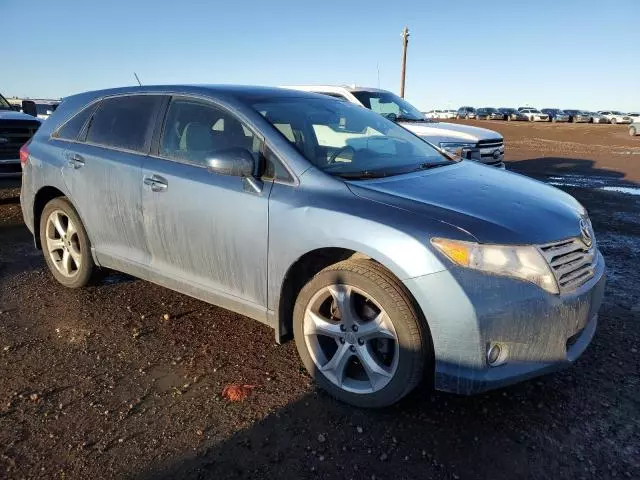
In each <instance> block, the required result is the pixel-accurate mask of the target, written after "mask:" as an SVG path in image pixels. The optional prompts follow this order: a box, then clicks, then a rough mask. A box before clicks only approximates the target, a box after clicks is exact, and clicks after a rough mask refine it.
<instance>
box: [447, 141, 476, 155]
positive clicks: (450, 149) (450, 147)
mask: <svg viewBox="0 0 640 480" xmlns="http://www.w3.org/2000/svg"><path fill="white" fill-rule="evenodd" d="M439 145H440V148H441V149H442V150H444V151H445V152H447V153H451V154H453V155H457V150H458V149H460V148H462V149H463V150H464V149H470V148H475V146H476V144H475V143H464V142H440V143H439Z"/></svg>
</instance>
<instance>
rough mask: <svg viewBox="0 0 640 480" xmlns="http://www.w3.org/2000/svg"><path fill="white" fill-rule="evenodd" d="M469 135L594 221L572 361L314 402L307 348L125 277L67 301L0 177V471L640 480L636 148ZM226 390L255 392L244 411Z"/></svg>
mask: <svg viewBox="0 0 640 480" xmlns="http://www.w3.org/2000/svg"><path fill="white" fill-rule="evenodd" d="M469 123H473V124H476V125H481V126H486V127H488V128H493V129H495V130H498V131H500V132H501V133H503V134H504V135H505V138H506V144H507V158H508V159H509V160H510V161H509V162H508V168H509V169H511V170H515V171H518V172H522V173H525V174H528V175H532V176H535V177H537V178H539V179H542V180H544V181H547V182H549V183H552V184H554V185H558V186H559V187H560V188H563V189H565V190H567V191H568V192H570V193H571V194H573V195H575V196H576V197H577V198H578V199H579V200H580V201H581V202H582V203H583V204H584V205H585V206H586V207H587V208H588V210H589V211H590V214H591V218H592V220H593V223H594V226H595V230H596V234H597V238H598V241H599V245H600V248H601V250H602V252H603V254H604V256H605V258H606V261H607V264H608V276H609V283H608V287H607V293H606V296H605V300H604V305H603V307H602V309H601V312H600V321H599V326H598V331H597V333H596V336H595V338H594V340H593V343H592V345H591V346H590V347H589V349H588V350H587V351H586V352H585V354H584V355H583V356H582V357H581V358H580V359H579V360H578V362H577V363H576V364H575V365H574V366H572V367H571V368H570V369H568V370H565V371H562V372H559V373H556V374H552V375H548V376H545V377H541V378H538V379H534V380H531V381H528V382H525V383H522V384H519V385H516V386H512V387H509V388H505V389H502V390H498V391H494V392H490V393H487V394H483V395H479V396H475V397H461V396H455V395H449V394H441V393H435V392H432V391H430V390H428V389H427V388H425V387H423V388H421V389H419V390H418V391H416V392H414V393H413V394H411V395H410V396H409V397H408V398H406V399H405V400H403V401H402V402H401V403H399V404H398V405H397V406H394V407H393V408H390V409H387V410H381V411H368V410H358V409H354V408H352V407H349V406H345V405H342V404H340V403H338V402H336V401H334V400H332V399H331V398H329V397H328V396H326V395H325V394H323V393H321V392H319V391H317V390H316V389H315V388H314V385H313V383H312V382H311V380H310V378H309V376H308V375H307V374H306V373H305V372H304V370H303V368H302V365H301V363H300V361H299V360H298V358H297V354H296V351H295V348H294V345H293V344H292V343H288V344H285V345H283V346H277V345H276V344H275V343H274V335H273V332H272V331H271V330H269V329H268V328H267V327H265V326H263V325H260V324H259V323H257V322H254V321H251V320H249V319H246V318H244V317H242V316H240V315H236V314H233V313H230V312H228V311H225V310H222V309H220V308H216V307H214V306H211V305H207V304H205V303H202V302H200V301H197V300H194V299H191V298H189V297H185V296H183V295H180V294H177V293H174V292H172V291H169V290H166V289H164V288H161V287H158V286H155V285H153V284H150V283H147V282H144V281H141V280H136V279H132V278H129V277H126V276H123V275H110V276H108V277H106V278H105V279H104V280H103V281H102V282H101V283H100V284H99V285H97V286H94V287H90V288H87V289H83V290H66V289H64V288H63V287H62V286H60V285H58V284H57V283H56V282H55V281H54V280H53V278H52V277H51V275H50V274H49V273H48V272H47V270H46V268H45V264H44V261H43V260H42V257H41V254H40V252H38V251H36V250H35V249H34V248H33V246H32V242H31V238H30V235H29V233H28V232H27V230H26V227H25V226H24V225H23V224H22V219H21V213H20V205H19V198H18V197H19V189H18V188H17V187H16V184H15V182H13V183H12V182H6V181H5V182H2V185H1V188H0V477H7V478H63V477H64V478H211V479H223V478H256V479H262V478H276V477H278V478H304V479H324V478H327V479H328V478H345V479H348V478H355V479H360V478H366V479H400V478H408V479H413V478H436V479H440V478H443V479H459V478H483V479H485V478H492V479H512V478H526V477H530V478H549V479H552V478H553V479H557V478H576V479H579V478H599V479H601V478H613V477H621V478H640V395H639V393H640V385H639V378H640V360H639V358H640V357H639V355H638V349H639V348H640V342H639V340H640V326H639V324H638V321H639V320H640V300H639V299H640V273H639V269H638V264H639V262H638V252H640V197H638V195H637V194H638V192H639V191H640V190H638V187H639V185H638V183H640V137H638V138H631V137H628V136H627V135H626V129H625V128H624V127H622V126H608V125H551V124H530V123H507V122H488V121H482V122H469ZM502 208H508V205H504V206H502ZM165 314H166V315H167V316H166V317H165ZM229 383H239V384H242V385H245V384H246V385H253V386H254V388H253V389H252V394H251V395H250V396H249V397H248V398H247V399H246V400H245V401H243V402H238V403H230V402H228V401H226V400H225V399H223V397H222V396H221V392H222V390H223V388H224V387H225V385H227V384H229Z"/></svg>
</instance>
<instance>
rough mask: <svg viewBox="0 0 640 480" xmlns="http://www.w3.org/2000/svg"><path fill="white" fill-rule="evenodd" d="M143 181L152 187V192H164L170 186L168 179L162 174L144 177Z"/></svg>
mask: <svg viewBox="0 0 640 480" xmlns="http://www.w3.org/2000/svg"><path fill="white" fill-rule="evenodd" d="M142 181H143V183H144V184H145V185H148V186H149V187H151V191H152V192H163V191H165V190H166V189H167V188H168V187H169V184H168V183H167V180H166V179H165V178H163V177H161V176H160V175H153V176H151V177H144V179H143V180H142Z"/></svg>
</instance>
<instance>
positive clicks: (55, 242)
mask: <svg viewBox="0 0 640 480" xmlns="http://www.w3.org/2000/svg"><path fill="white" fill-rule="evenodd" d="M45 234H46V242H47V245H46V248H47V252H48V254H49V258H50V259H51V261H52V263H53V265H54V266H55V268H56V270H58V272H60V273H61V274H62V275H64V276H65V277H67V278H72V277H74V276H75V275H77V274H78V271H79V270H80V265H81V264H82V251H81V248H80V238H79V237H78V230H77V229H76V226H75V225H74V223H73V221H72V220H71V218H69V216H68V215H67V214H66V213H65V212H63V211H62V210H54V211H53V212H51V214H50V215H49V218H47V225H46V232H45Z"/></svg>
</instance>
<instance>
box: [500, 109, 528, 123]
mask: <svg viewBox="0 0 640 480" xmlns="http://www.w3.org/2000/svg"><path fill="white" fill-rule="evenodd" d="M498 112H500V113H501V114H502V117H503V119H504V120H507V121H509V122H511V121H520V122H528V121H529V118H528V117H527V116H526V115H524V114H522V113H520V112H519V111H518V110H516V109H515V108H509V107H503V108H499V109H498Z"/></svg>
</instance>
